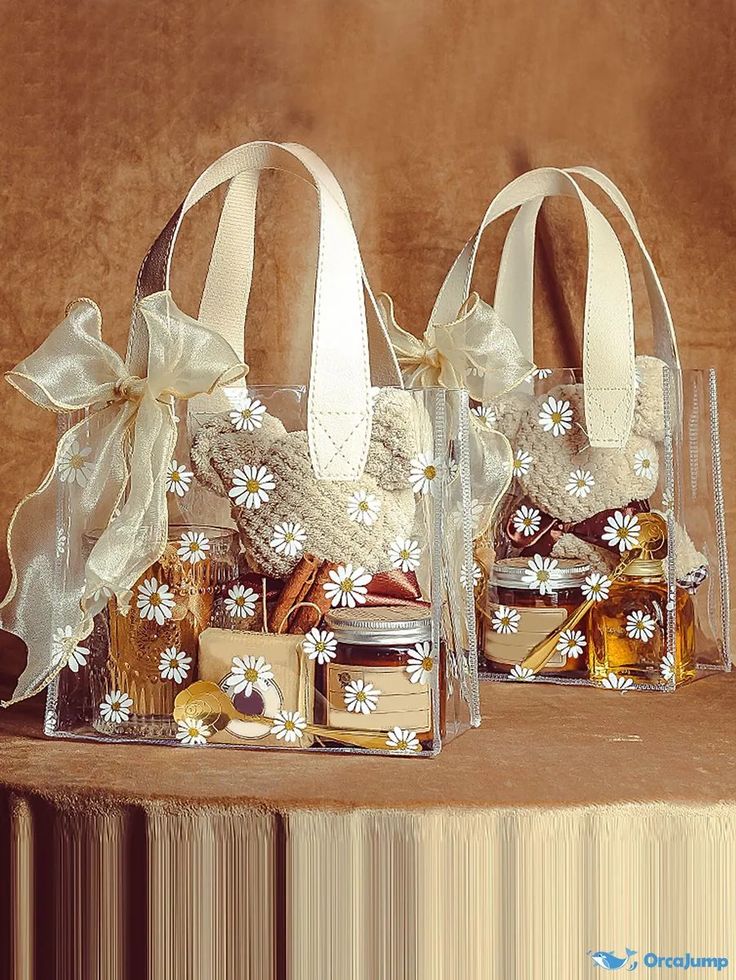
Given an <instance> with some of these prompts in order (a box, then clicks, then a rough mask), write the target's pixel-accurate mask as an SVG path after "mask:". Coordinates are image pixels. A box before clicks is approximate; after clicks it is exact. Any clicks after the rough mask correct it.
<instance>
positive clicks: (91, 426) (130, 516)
mask: <svg viewBox="0 0 736 980" xmlns="http://www.w3.org/2000/svg"><path fill="white" fill-rule="evenodd" d="M139 312H140V314H141V315H142V317H143V319H144V321H145V325H146V328H147V331H148V341H149V345H148V373H147V375H146V377H144V378H141V377H138V376H136V375H133V374H131V372H130V371H129V369H128V367H127V365H126V364H125V362H124V361H123V359H122V358H121V357H120V356H119V355H118V354H117V353H116V352H115V351H114V350H113V349H112V348H111V347H109V346H108V345H107V344H106V343H105V342H104V341H103V340H102V316H101V314H100V311H99V309H98V307H97V306H96V304H94V303H93V302H92V301H91V300H86V299H83V300H77V301H76V302H74V303H72V304H71V305H70V306H69V307H68V308H67V312H66V316H65V317H64V319H63V320H62V322H61V323H60V324H59V325H58V326H57V327H56V328H55V329H54V330H53V331H52V333H51V334H50V335H49V337H48V338H47V339H46V340H45V341H44V343H43V344H41V346H40V347H39V348H38V350H36V351H35V352H34V353H33V354H31V355H30V356H29V357H27V358H26V359H25V360H24V361H22V362H21V363H20V364H19V365H18V366H17V367H16V368H15V370H13V371H11V372H9V374H8V376H7V377H8V380H9V381H10V383H11V384H13V385H14V386H15V387H16V388H17V389H18V390H19V391H20V392H21V393H22V394H24V395H25V396H26V397H27V398H29V399H30V400H31V401H32V402H34V404H36V405H39V406H40V407H41V408H44V409H46V410H48V411H52V412H57V413H64V412H67V413H72V412H79V411H83V412H84V417H83V418H82V420H81V421H79V422H77V423H76V424H75V425H73V426H71V428H69V429H68V430H67V431H66V432H65V433H64V434H63V435H62V437H61V438H60V439H59V443H58V446H57V451H56V458H55V460H54V464H53V466H52V468H51V470H50V471H49V473H48V474H47V476H46V477H45V479H44V481H43V482H42V483H41V485H40V486H39V487H38V489H37V490H35V491H34V492H33V493H31V494H29V495H28V496H27V497H25V498H24V499H23V500H22V501H21V502H20V504H19V505H18V507H17V508H16V510H15V512H14V514H13V517H12V518H11V522H10V527H9V529H8V553H9V557H10V562H11V569H12V580H11V584H10V588H9V590H8V593H7V595H6V596H5V598H4V599H3V601H2V603H0V609H2V610H3V627H4V628H5V629H7V630H9V631H10V632H12V633H15V634H16V635H18V636H20V637H21V638H22V639H23V640H24V641H25V643H26V646H27V647H28V663H27V666H26V669H25V671H24V672H23V674H22V676H21V677H20V679H19V681H18V685H17V687H16V691H15V694H14V700H20V699H21V698H24V697H30V696H31V695H32V694H35V693H36V692H37V691H39V690H41V689H42V688H43V687H44V686H45V685H46V684H47V683H48V682H49V680H51V678H52V677H53V676H54V675H55V674H56V673H57V672H58V670H60V669H61V667H63V666H64V663H65V661H64V660H63V658H62V660H61V662H59V661H58V659H55V658H54V657H53V656H52V650H53V648H54V644H53V643H52V636H51V630H50V623H49V621H50V620H51V621H52V622H53V624H54V625H55V627H56V628H59V627H61V628H62V630H64V631H65V632H64V635H65V636H66V637H68V638H70V640H69V642H70V643H72V641H73V642H74V643H77V642H80V641H81V640H83V639H84V637H86V636H88V635H89V633H90V632H91V629H92V617H93V616H94V615H95V613H97V612H98V611H99V610H100V609H102V608H103V607H104V605H105V603H106V602H107V599H108V597H109V596H111V595H114V596H115V597H116V598H117V601H118V603H119V605H120V608H121V610H122V611H126V610H127V606H128V603H129V600H130V595H131V589H132V587H133V585H134V584H135V582H136V580H137V579H138V578H139V577H140V575H141V574H142V573H143V572H144V571H145V570H146V569H147V568H148V567H149V566H150V565H151V564H153V563H154V562H156V561H158V559H159V558H160V557H161V555H162V554H163V551H164V549H165V547H166V543H167V538H168V507H167V501H166V474H167V469H168V465H169V462H170V460H171V457H172V454H173V451H174V446H175V444H176V437H177V429H176V421H175V417H174V412H173V403H174V399H175V398H180V399H189V398H194V397H195V396H203V395H209V394H211V393H212V392H214V391H215V389H216V388H218V387H219V386H222V385H226V384H231V383H233V382H234V381H237V380H238V379H239V378H243V377H244V376H245V375H246V373H247V370H248V369H247V366H246V365H244V364H242V363H241V362H240V361H239V360H238V358H237V355H236V354H235V352H234V351H233V349H232V348H231V347H230V345H229V344H228V343H227V342H226V341H225V340H223V338H222V337H220V336H219V335H218V334H215V333H213V332H212V331H211V330H208V329H207V328H206V327H203V326H202V325H201V324H200V323H198V322H197V321H196V320H193V319H192V318H191V317H188V316H186V315H185V314H184V313H182V312H181V311H180V310H179V309H178V308H177V307H176V305H175V304H174V302H173V300H172V298H171V295H170V293H169V292H168V291H166V292H161V293H155V294H154V295H152V296H149V297H147V298H146V299H145V300H143V301H142V302H141V303H140V304H139ZM60 484H64V485H65V487H66V492H67V494H68V495H69V496H68V498H67V499H66V501H65V502H64V506H63V513H65V515H66V521H67V527H66V528H64V529H62V531H63V534H64V550H63V556H64V562H63V582H62V583H61V587H60V588H57V585H58V580H59V574H60V572H59V570H58V569H57V570H56V571H55V570H54V556H56V557H57V558H59V557H61V555H62V553H61V552H60V550H59V547H60V546H59V541H60V540H61V539H60V538H58V537H57V528H56V519H57V491H58V489H59V487H60ZM67 532H68V533H67ZM39 609H43V610H46V611H50V615H45V616H39V615H38V611H39ZM57 647H58V644H57Z"/></svg>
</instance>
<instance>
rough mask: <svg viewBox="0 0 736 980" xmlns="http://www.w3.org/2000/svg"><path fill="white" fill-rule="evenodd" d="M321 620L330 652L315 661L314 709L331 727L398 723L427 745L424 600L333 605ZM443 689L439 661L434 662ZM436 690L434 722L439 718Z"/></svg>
mask: <svg viewBox="0 0 736 980" xmlns="http://www.w3.org/2000/svg"><path fill="white" fill-rule="evenodd" d="M324 626H325V628H326V629H328V630H330V631H331V632H332V633H333V634H334V637H335V640H336V641H337V645H336V649H335V657H334V659H333V660H331V661H330V662H329V663H326V664H324V665H323V666H322V667H318V676H317V689H318V691H319V693H320V694H321V695H322V697H321V698H319V697H318V706H317V707H318V714H321V715H322V718H323V723H324V724H326V725H327V726H328V727H331V728H347V729H352V730H358V731H372V732H390V731H391V729H393V728H395V727H396V726H398V727H399V728H402V729H406V730H409V731H412V732H415V733H416V734H417V738H418V739H419V741H420V743H421V744H422V745H423V746H431V743H432V738H433V731H432V730H433V723H432V684H431V682H432V671H433V670H434V667H435V664H434V658H433V656H432V626H431V618H430V611H429V609H427V608H425V607H424V606H418V605H408V606H371V607H368V608H363V609H333V610H331V611H330V612H328V613H327V614H326V615H325V619H324ZM438 666H439V669H440V687H441V691H442V689H444V669H443V664H439V665H438ZM442 701H443V698H442V694H441V696H440V705H441V707H440V725H442V722H443V721H444V718H443V715H444V710H443V705H442Z"/></svg>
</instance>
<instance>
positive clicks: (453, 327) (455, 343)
mask: <svg viewBox="0 0 736 980" xmlns="http://www.w3.org/2000/svg"><path fill="white" fill-rule="evenodd" d="M378 299H379V302H380V304H381V307H382V309H383V312H384V318H385V321H386V327H387V330H388V334H389V336H390V338H391V342H392V344H393V345H394V349H395V351H396V356H397V359H398V362H399V366H400V367H401V369H402V372H403V374H404V380H405V382H406V384H407V387H410V388H429V387H435V386H441V387H443V388H450V389H453V388H465V389H467V391H468V394H469V395H470V397H471V398H472V399H473V400H474V401H477V402H480V403H481V405H486V404H487V403H488V402H489V401H490V400H491V399H493V398H498V397H499V396H501V395H504V394H507V393H508V392H510V391H511V390H512V389H514V388H515V387H516V386H517V385H519V384H521V382H522V381H524V380H526V379H527V378H529V377H530V375H531V374H532V372H533V371H534V364H532V363H531V361H528V360H527V359H526V358H525V357H524V355H523V354H522V353H521V350H520V349H519V345H518V344H517V342H516V338H515V337H514V335H513V333H512V332H511V330H509V328H508V327H507V326H506V325H505V323H504V322H503V321H502V320H501V318H500V317H499V316H498V314H497V313H496V311H495V310H494V309H493V307H492V306H489V304H488V303H485V302H484V301H483V300H482V299H481V298H480V297H479V296H478V294H477V293H471V294H470V296H469V298H468V299H467V300H466V302H465V303H464V304H463V306H462V308H461V310H460V313H459V315H458V318H457V319H456V320H455V321H453V322H452V323H448V324H430V325H429V326H428V327H427V329H426V331H425V332H424V336H423V337H414V336H413V335H412V334H410V333H408V332H407V331H406V330H404V329H403V328H402V327H400V326H399V325H398V324H397V323H396V319H395V316H394V306H393V302H392V300H391V297H390V296H387V295H386V294H385V293H383V294H381V295H380V296H379V297H378ZM469 448H470V475H471V485H472V490H471V492H472V496H473V500H474V509H475V510H477V513H476V514H474V525H475V528H474V537H475V538H476V539H477V538H479V537H481V536H482V535H483V533H484V532H485V531H486V530H487V528H488V527H489V525H490V523H491V521H492V520H493V516H494V514H495V512H496V509H497V507H498V504H499V503H500V501H501V498H502V497H503V495H504V494H505V493H506V491H507V490H508V488H509V485H510V482H511V475H512V464H513V450H512V448H511V444H510V443H509V441H508V439H507V438H506V436H504V435H503V434H502V433H500V432H497V431H496V430H495V429H493V428H492V427H491V426H489V425H487V424H485V423H484V422H482V421H480V420H479V421H477V422H476V421H475V420H474V421H473V424H471V427H470V440H469Z"/></svg>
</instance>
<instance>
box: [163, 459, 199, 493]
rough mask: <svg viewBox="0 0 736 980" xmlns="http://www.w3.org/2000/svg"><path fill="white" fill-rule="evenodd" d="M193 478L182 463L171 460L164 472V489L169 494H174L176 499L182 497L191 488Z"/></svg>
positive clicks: (192, 474)
mask: <svg viewBox="0 0 736 980" xmlns="http://www.w3.org/2000/svg"><path fill="white" fill-rule="evenodd" d="M193 476H194V473H192V471H191V470H188V469H187V468H186V466H185V465H184V464H183V463H177V461H176V460H175V459H172V460H171V462H170V463H169V465H168V467H167V470H166V489H167V490H168V491H169V493H175V494H176V496H177V497H183V496H184V494H185V493H186V492H187V490H188V489H189V487H190V486H191V483H192V477H193Z"/></svg>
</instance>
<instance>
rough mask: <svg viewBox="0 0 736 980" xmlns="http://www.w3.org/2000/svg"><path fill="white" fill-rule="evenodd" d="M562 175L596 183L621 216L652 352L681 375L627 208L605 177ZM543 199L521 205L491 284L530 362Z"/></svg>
mask: <svg viewBox="0 0 736 980" xmlns="http://www.w3.org/2000/svg"><path fill="white" fill-rule="evenodd" d="M565 172H566V173H568V174H570V175H572V176H573V177H586V178H587V179H588V180H591V181H593V183H595V184H597V185H598V186H599V187H600V188H601V189H602V190H603V191H604V192H605V193H606V194H607V195H608V197H609V198H610V199H611V201H612V202H613V203H614V205H615V206H616V207H617V208H618V210H619V211H620V213H621V214H622V215H623V217H624V219H625V221H626V223H627V224H628V226H629V228H630V229H631V232H632V234H633V236H634V239H635V241H636V244H637V246H638V248H639V251H640V253H641V256H642V262H643V269H644V280H645V282H646V286H647V293H648V296H649V303H650V306H651V310H652V324H653V333H654V347H655V353H656V354H657V356H658V357H660V358H661V359H662V360H663V361H664V362H665V363H666V364H668V365H669V367H670V368H671V369H672V370H673V371H674V372H675V376H676V377H677V378H678V379H679V376H680V370H681V368H680V357H679V351H678V347H677V337H676V335H675V328H674V324H673V322H672V315H671V313H670V308H669V305H668V303H667V298H666V296H665V294H664V290H663V288H662V283H661V281H660V279H659V276H658V275H657V270H656V268H655V266H654V262H653V261H652V258H651V256H650V254H649V252H648V250H647V248H646V246H645V245H644V242H643V240H642V237H641V233H640V231H639V227H638V225H637V223H636V218H635V217H634V214H633V212H632V210H631V207H630V205H629V203H628V201H627V200H626V198H625V197H624V196H623V194H622V193H621V191H620V190H619V189H618V187H616V185H615V184H614V183H613V181H611V180H609V178H608V177H606V176H605V174H602V173H601V172H600V171H598V170H594V169H592V168H591V167H570V168H568V169H566V171H565ZM543 200H544V198H537V200H535V201H529V202H528V203H527V204H525V205H523V206H522V207H521V208H520V209H519V211H518V213H517V215H516V217H515V218H514V221H513V223H512V224H511V227H510V228H509V232H508V235H507V236H506V241H505V243H504V247H503V252H502V254H501V264H500V266H499V272H498V278H497V280H496V294H495V298H494V302H493V306H494V309H495V310H496V312H497V313H498V314H499V316H500V317H501V318H502V319H503V321H504V323H505V324H506V325H507V326H508V327H509V329H510V330H511V331H512V333H513V334H514V336H515V337H516V340H517V342H518V343H519V345H520V346H521V348H522V350H523V351H524V353H525V354H527V356H528V357H530V359H531V358H532V351H533V319H534V244H535V233H536V225H537V217H538V215H539V209H540V207H541V205H542V202H543Z"/></svg>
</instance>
